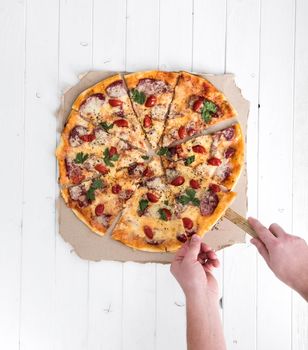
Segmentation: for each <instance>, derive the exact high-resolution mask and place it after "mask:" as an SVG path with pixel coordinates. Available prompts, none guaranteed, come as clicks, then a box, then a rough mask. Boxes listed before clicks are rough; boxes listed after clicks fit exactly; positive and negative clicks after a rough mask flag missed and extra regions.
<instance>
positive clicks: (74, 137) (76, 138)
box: [68, 125, 88, 147]
mask: <svg viewBox="0 0 308 350" xmlns="http://www.w3.org/2000/svg"><path fill="white" fill-rule="evenodd" d="M87 132H88V130H87V129H86V128H85V127H83V126H81V125H77V126H75V127H74V128H73V129H72V130H71V131H70V134H69V138H68V139H69V143H70V145H71V146H72V147H77V146H80V145H81V144H82V142H83V141H82V140H81V139H80V136H81V135H85V134H86V133H87Z"/></svg>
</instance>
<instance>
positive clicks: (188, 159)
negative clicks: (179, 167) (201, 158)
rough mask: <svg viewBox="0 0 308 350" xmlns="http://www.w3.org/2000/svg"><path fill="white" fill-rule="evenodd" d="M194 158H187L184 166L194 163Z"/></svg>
mask: <svg viewBox="0 0 308 350" xmlns="http://www.w3.org/2000/svg"><path fill="white" fill-rule="evenodd" d="M195 159H196V157H195V156H194V155H193V156H190V157H188V158H186V159H185V162H184V164H185V165H190V164H191V163H193V162H194V161H195Z"/></svg>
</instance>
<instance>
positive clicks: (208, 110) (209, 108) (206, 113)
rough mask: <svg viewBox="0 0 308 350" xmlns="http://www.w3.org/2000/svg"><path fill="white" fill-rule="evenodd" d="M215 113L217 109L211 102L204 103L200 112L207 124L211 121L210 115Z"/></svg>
mask: <svg viewBox="0 0 308 350" xmlns="http://www.w3.org/2000/svg"><path fill="white" fill-rule="evenodd" d="M216 112H217V107H216V105H215V103H213V102H212V101H205V102H204V104H203V107H202V110H201V116H202V119H203V120H204V121H205V122H206V123H209V122H210V121H211V119H212V114H213V113H216Z"/></svg>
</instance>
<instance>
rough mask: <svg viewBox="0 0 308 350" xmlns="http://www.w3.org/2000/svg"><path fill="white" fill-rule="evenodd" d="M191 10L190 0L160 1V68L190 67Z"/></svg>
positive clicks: (177, 68) (188, 68)
mask: <svg viewBox="0 0 308 350" xmlns="http://www.w3.org/2000/svg"><path fill="white" fill-rule="evenodd" d="M192 11H193V4H192V0H190V1H185V0H182V1H177V0H164V1H161V2H160V26H159V28H160V31H159V37H160V48H159V66H160V69H162V70H182V69H186V70H190V69H191V66H192V34H193V33H192V28H193V17H192Z"/></svg>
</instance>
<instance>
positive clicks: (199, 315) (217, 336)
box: [186, 294, 226, 350]
mask: <svg viewBox="0 0 308 350" xmlns="http://www.w3.org/2000/svg"><path fill="white" fill-rule="evenodd" d="M186 311H187V347H188V350H225V349H226V345H225V340H224V335H223V329H222V324H221V319H220V315H219V306H218V301H217V300H215V299H213V298H209V297H206V296H205V294H202V295H190V296H187V297H186Z"/></svg>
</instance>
